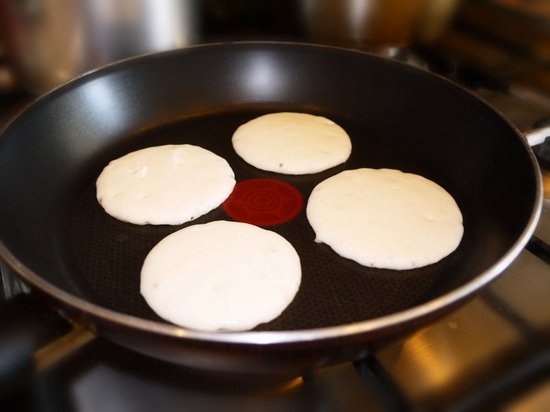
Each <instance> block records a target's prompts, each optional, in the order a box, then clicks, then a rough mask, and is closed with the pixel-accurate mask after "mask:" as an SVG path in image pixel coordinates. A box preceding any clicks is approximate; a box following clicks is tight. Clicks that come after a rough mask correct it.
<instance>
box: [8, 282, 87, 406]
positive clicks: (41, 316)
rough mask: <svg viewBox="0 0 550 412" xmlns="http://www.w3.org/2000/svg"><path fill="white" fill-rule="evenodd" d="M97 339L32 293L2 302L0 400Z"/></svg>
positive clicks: (19, 294) (21, 294)
mask: <svg viewBox="0 0 550 412" xmlns="http://www.w3.org/2000/svg"><path fill="white" fill-rule="evenodd" d="M95 336H96V335H95V334H94V333H93V332H91V331H90V330H88V329H86V328H85V327H83V326H81V325H79V324H76V323H72V322H70V321H68V320H66V319H65V318H64V317H62V316H61V315H60V314H59V313H58V312H57V311H55V310H54V309H52V308H50V307H49V306H47V305H45V304H44V303H43V302H41V301H40V299H39V298H37V297H36V296H33V294H32V293H18V294H17V295H15V296H13V297H11V298H9V299H8V300H5V301H0V400H1V399H3V398H5V397H8V396H10V394H12V393H14V392H15V391H16V390H17V389H18V388H20V387H22V386H24V385H25V384H27V383H28V382H30V380H31V379H32V377H33V376H35V375H36V374H37V373H40V372H42V371H43V370H45V369H47V368H48V367H49V366H51V365H53V364H54V363H55V362H57V361H58V360H61V359H62V358H65V357H66V356H68V355H69V354H70V353H72V352H74V351H75V350H76V349H78V348H80V347H82V346H83V345H85V344H86V343H88V342H90V341H91V340H92V339H93V338H94V337H95Z"/></svg>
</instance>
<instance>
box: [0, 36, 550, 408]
mask: <svg viewBox="0 0 550 412" xmlns="http://www.w3.org/2000/svg"><path fill="white" fill-rule="evenodd" d="M459 34H461V35H462V33H459ZM455 35H456V36H458V34H455ZM453 41H455V42H456V41H458V40H456V38H454V39H453ZM460 44H461V45H462V44H463V43H460ZM468 44H469V43H468ZM446 47H449V46H448V45H447V46H446ZM468 50H471V49H468ZM406 57H407V58H410V57H411V55H408V56H406ZM415 57H416V56H415ZM423 57H424V56H423ZM412 60H414V63H415V64H416V62H417V61H418V60H417V59H416V58H415V59H412ZM420 61H424V60H423V58H422V59H420ZM453 70H454V69H453ZM444 71H446V70H444ZM465 73H466V74H468V76H467V83H468V84H469V86H471V88H472V90H473V91H474V92H475V93H476V94H478V95H479V96H480V97H482V98H483V99H485V100H487V101H488V102H490V103H491V104H493V105H494V106H495V107H496V108H497V109H499V110H501V111H502V112H503V113H504V114H505V115H506V116H508V117H509V118H510V119H511V120H512V122H513V123H515V124H516V125H517V126H518V128H519V129H520V130H527V129H529V128H531V127H532V125H533V124H534V123H535V122H537V121H538V120H540V119H541V118H543V117H545V116H547V115H548V114H549V113H550V108H549V106H548V105H547V101H546V100H545V99H546V98H545V97H544V96H542V97H541V95H540V93H539V91H538V90H533V89H530V88H528V87H527V88H526V86H525V83H523V84H522V85H521V87H519V86H517V87H516V88H515V89H514V93H513V94H511V93H509V90H504V91H503V90H502V89H499V88H498V87H487V81H486V79H483V80H482V84H483V85H484V86H483V87H479V79H478V78H477V77H476V76H475V75H474V76H472V73H471V72H470V71H465V70H463V71H461V70H458V71H456V70H454V72H452V73H449V72H447V73H444V74H445V75H447V76H448V77H451V78H453V79H455V80H458V81H460V82H461V83H464V82H465V79H464V75H465ZM474 74H475V73H474ZM472 78H474V79H475V81H472ZM506 80H507V79H506ZM472 83H476V84H475V86H474V85H472ZM489 84H490V85H492V84H493V83H491V82H489ZM518 90H520V91H521V93H518V92H517V91H518ZM533 95H534V96H535V98H531V97H532V96H533ZM28 99H29V97H28V96H25V95H19V94H17V95H13V96H10V97H9V100H6V99H2V103H1V104H2V109H5V110H2V111H1V112H0V116H2V117H1V119H2V121H3V122H4V121H5V120H6V119H8V118H9V117H10V116H11V115H12V114H13V113H15V112H17V110H19V108H20V107H21V105H22V104H24V103H25V102H26V101H28ZM543 176H545V177H546V179H547V178H548V176H550V172H549V171H548V170H546V169H543ZM546 182H548V180H546ZM545 184H546V185H548V183H545ZM535 237H536V238H535V239H534V240H533V241H531V242H530V244H529V245H528V247H527V248H526V250H524V251H523V252H522V253H521V254H520V256H519V257H518V259H517V260H516V261H515V262H514V263H513V264H512V265H511V266H510V267H509V268H508V269H507V270H506V271H505V272H504V273H503V274H502V275H501V276H500V277H499V278H498V279H497V280H496V281H495V282H493V283H492V284H491V285H490V286H489V287H488V288H486V289H485V290H484V291H482V292H481V293H480V294H479V295H478V296H476V297H475V298H473V299H472V300H471V301H470V302H468V303H467V304H465V305H464V306H463V307H462V308H460V309H459V310H457V311H455V312H453V313H451V314H450V315H447V316H445V317H444V318H443V319H441V320H440V321H438V322H435V323H432V324H430V325H428V326H427V327H425V328H422V329H421V330H418V331H416V332H414V333H412V334H410V335H408V336H406V337H404V338H403V339H400V340H399V341H396V342H393V343H391V344H389V345H387V346H385V347H384V348H382V349H381V350H379V351H378V352H376V353H375V354H374V356H373V357H368V358H365V359H364V360H361V361H359V362H357V363H356V364H352V363H346V364H342V365H337V366H334V367H329V368H325V369H320V370H317V371H314V372H313V373H312V374H310V375H307V376H303V377H300V378H298V379H296V380H294V381H292V382H289V383H288V384H286V385H284V386H278V387H275V388H265V389H258V388H246V387H240V388H237V389H236V388H235V387H234V386H233V387H231V385H229V386H222V387H220V386H219V385H216V384H214V385H213V384H212V382H209V381H208V380H206V379H205V378H204V377H199V376H197V375H196V374H194V373H192V372H190V371H187V370H185V369H182V368H179V367H175V366H173V365H171V364H166V363H164V362H161V361H157V360H154V359H151V358H148V357H144V356H142V355H139V354H136V353H133V352H130V351H128V350H126V349H123V348H121V347H118V346H115V345H113V344H111V343H109V342H107V341H105V340H103V339H100V338H97V339H96V340H94V341H93V342H92V343H91V344H89V345H87V346H85V347H83V348H81V349H79V350H77V351H76V352H75V353H73V354H72V355H70V356H69V357H66V358H64V359H63V360H62V361H61V362H58V363H55V364H54V365H53V367H51V368H50V369H48V370H47V371H46V372H44V373H42V374H40V375H38V376H37V377H36V378H35V379H33V380H32V381H31V382H30V383H29V384H28V385H27V386H25V387H23V388H22V389H21V390H20V391H19V392H17V393H15V394H12V396H10V397H8V398H5V399H3V400H2V401H0V409H2V410H77V411H96V410H102V411H126V410H127V411H147V410H151V409H155V410H159V411H161V410H169V409H185V410H217V409H224V410H239V411H241V410H260V409H261V410H272V411H279V410H281V411H283V410H285V411H288V410H291V411H292V410H297V411H298V410H300V411H302V410H328V411H333V410H334V411H337V410H354V409H357V408H364V407H365V405H368V406H369V410H374V411H382V410H402V408H403V406H404V405H406V406H410V405H416V404H424V405H426V404H435V405H439V406H441V405H443V406H450V405H452V406H453V407H454V408H455V410H480V409H481V410H487V408H488V407H489V406H495V405H501V404H503V403H505V404H506V405H509V406H510V405H512V406H523V405H529V404H530V402H533V401H539V402H545V401H546V405H548V404H549V403H548V402H549V401H548V393H549V390H548V385H549V378H548V376H550V349H548V348H550V300H549V299H548V296H550V269H549V268H550V266H549V264H550V263H549V257H548V256H549V255H548V244H550V198H549V195H548V192H546V198H545V200H544V208H543V211H542V216H541V220H540V223H539V225H538V226H537V229H536V233H535ZM2 285H3V291H4V297H8V296H11V295H12V294H13V293H16V292H18V291H19V290H20V289H21V287H20V285H19V284H18V283H17V282H14V281H13V278H12V277H11V276H10V275H9V274H8V273H6V271H5V270H4V271H3V272H2ZM541 399H542V401H541ZM545 399H546V400H545ZM546 409H548V408H546ZM540 410H544V408H541V409H540Z"/></svg>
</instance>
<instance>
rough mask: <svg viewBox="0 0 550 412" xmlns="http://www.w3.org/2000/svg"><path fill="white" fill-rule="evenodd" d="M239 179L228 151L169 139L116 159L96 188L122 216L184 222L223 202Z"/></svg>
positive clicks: (104, 203) (103, 202)
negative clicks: (224, 154) (224, 153)
mask: <svg viewBox="0 0 550 412" xmlns="http://www.w3.org/2000/svg"><path fill="white" fill-rule="evenodd" d="M235 183H236V182H235V175H234V173H233V170H232V169H231V167H230V166H229V164H228V163H227V161H225V159H223V158H222V157H220V156H218V155H216V154H214V153H212V152H210V151H209V150H206V149H203V148H201V147H198V146H194V145H189V144H183V145H165V146H155V147H149V148H146V149H141V150H137V151H135V152H132V153H129V154H127V155H125V156H122V157H120V158H118V159H116V160H113V161H112V162H110V163H109V164H108V165H107V166H106V167H105V168H104V169H103V171H102V172H101V174H100V175H99V177H98V179H97V181H96V194H97V200H98V201H99V203H100V204H101V206H102V207H103V208H104V209H105V211H106V212H107V213H108V214H109V215H111V216H113V217H115V218H117V219H119V220H122V221H125V222H130V223H134V224H138V225H143V224H148V223H150V224H157V225H160V224H168V225H178V224H182V223H185V222H189V221H191V220H194V219H196V218H197V217H199V216H201V215H203V214H205V213H207V212H209V211H210V210H212V209H214V208H216V207H218V206H219V205H220V204H221V203H222V202H223V201H224V200H225V199H227V197H228V196H229V194H230V193H231V191H232V190H233V187H234V186H235Z"/></svg>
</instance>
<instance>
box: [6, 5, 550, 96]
mask: <svg viewBox="0 0 550 412" xmlns="http://www.w3.org/2000/svg"><path fill="white" fill-rule="evenodd" d="M257 39H261V40H287V41H301V42H314V43H324V44H333V45H339V46H344V47H351V48H358V49H363V50H368V51H372V52H374V53H378V54H382V55H387V56H390V57H392V56H394V55H396V54H399V53H400V52H402V50H418V51H419V52H421V54H423V55H426V54H428V53H429V54H430V57H431V58H432V59H437V58H440V59H441V60H442V61H446V62H448V61H449V59H451V60H452V62H453V63H455V62H456V63H459V64H461V65H463V66H465V67H468V68H471V69H472V70H479V71H484V72H487V73H488V74H490V75H492V76H495V77H496V78H497V80H498V79H502V80H503V81H506V82H508V83H510V82H513V83H514V84H517V86H518V87H520V88H526V89H534V90H533V91H532V92H537V93H539V94H542V95H547V94H550V68H549V65H550V2H549V1H547V0H279V1H253V0H232V1H224V0H202V1H201V0H195V1H190V0H117V1H110V0H3V1H2V2H0V67H1V69H0V90H2V93H8V92H12V91H13V90H15V89H21V88H22V89H25V90H28V91H30V92H31V93H34V94H40V93H43V92H44V91H47V90H49V89H51V88H52V87H55V86H56V85H58V84H61V83H64V82H66V81H68V80H70V79H72V78H74V77H75V76H78V75H79V74H81V73H83V72H86V71H88V70H90V69H93V68H96V67H99V66H102V65H104V64H107V63H109V62H112V61H116V60H119V59H123V58H126V57H129V56H134V55H138V54H142V53H148V52H152V51H159V50H166V49H172V48H178V47H185V46H189V45H193V44H199V43H207V42H215V41H230V40H257ZM541 98H542V96H541Z"/></svg>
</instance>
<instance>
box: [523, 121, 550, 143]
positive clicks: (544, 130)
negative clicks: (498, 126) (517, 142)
mask: <svg viewBox="0 0 550 412" xmlns="http://www.w3.org/2000/svg"><path fill="white" fill-rule="evenodd" d="M523 135H524V136H525V138H526V139H527V143H529V146H531V147H533V146H537V145H539V144H542V143H544V141H545V140H546V138H548V137H550V126H546V127H541V128H536V129H532V130H528V131H526V132H524V133H523Z"/></svg>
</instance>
